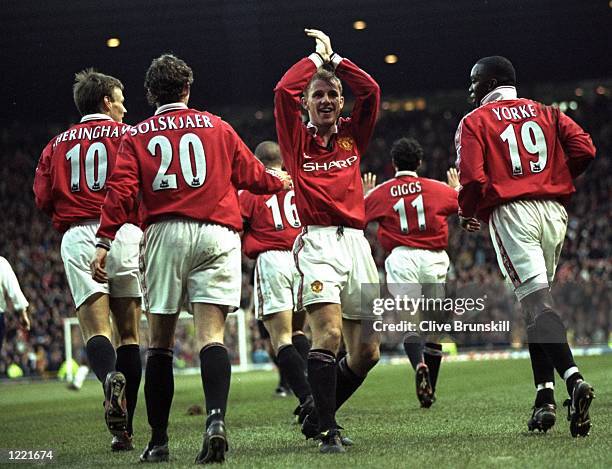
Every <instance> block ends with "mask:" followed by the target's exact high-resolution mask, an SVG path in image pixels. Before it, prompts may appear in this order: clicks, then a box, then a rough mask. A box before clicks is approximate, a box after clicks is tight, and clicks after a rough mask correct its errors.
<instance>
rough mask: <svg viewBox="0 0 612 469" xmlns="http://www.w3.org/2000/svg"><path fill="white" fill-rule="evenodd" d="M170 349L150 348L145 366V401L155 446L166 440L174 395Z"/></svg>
mask: <svg viewBox="0 0 612 469" xmlns="http://www.w3.org/2000/svg"><path fill="white" fill-rule="evenodd" d="M172 355H173V354H172V350H170V349H165V348H150V349H149V350H148V352H147V366H146V368H145V386H144V391H145V401H146V403H147V418H148V420H149V425H150V426H151V443H153V444H154V445H156V446H159V445H163V444H165V443H167V442H168V418H169V416H170V407H171V406H172V398H173V397H174V376H173V374H172Z"/></svg>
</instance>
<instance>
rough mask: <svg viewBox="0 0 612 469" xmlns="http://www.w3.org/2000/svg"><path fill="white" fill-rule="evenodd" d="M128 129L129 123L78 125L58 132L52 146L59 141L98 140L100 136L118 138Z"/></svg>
mask: <svg viewBox="0 0 612 469" xmlns="http://www.w3.org/2000/svg"><path fill="white" fill-rule="evenodd" d="M129 130H130V126H129V125H116V124H114V123H113V124H111V125H108V124H107V125H96V126H95V127H87V126H80V127H78V128H74V127H73V128H72V129H69V130H66V131H65V132H62V133H61V134H59V135H58V136H57V137H56V138H55V141H54V142H53V148H55V147H56V146H57V144H58V143H61V142H69V141H71V140H98V139H101V138H119V137H121V136H123V135H124V134H125V133H126V132H128V131H129Z"/></svg>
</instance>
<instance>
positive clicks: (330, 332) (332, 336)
mask: <svg viewBox="0 0 612 469" xmlns="http://www.w3.org/2000/svg"><path fill="white" fill-rule="evenodd" d="M313 339H315V342H316V343H317V346H316V347H313V348H324V349H326V350H338V348H339V347H340V341H341V340H342V331H341V329H340V328H339V327H328V328H327V329H325V331H324V332H323V333H322V334H321V335H320V336H319V337H317V338H314V337H313Z"/></svg>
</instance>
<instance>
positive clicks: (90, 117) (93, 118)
mask: <svg viewBox="0 0 612 469" xmlns="http://www.w3.org/2000/svg"><path fill="white" fill-rule="evenodd" d="M100 120H105V121H112V120H113V118H112V117H111V116H109V115H108V114H86V115H84V116H83V117H82V118H81V124H82V123H83V122H89V121H100Z"/></svg>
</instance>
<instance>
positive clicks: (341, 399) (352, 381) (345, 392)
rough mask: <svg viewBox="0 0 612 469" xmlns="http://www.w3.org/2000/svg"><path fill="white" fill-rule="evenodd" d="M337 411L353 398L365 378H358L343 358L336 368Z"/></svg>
mask: <svg viewBox="0 0 612 469" xmlns="http://www.w3.org/2000/svg"><path fill="white" fill-rule="evenodd" d="M336 370H337V371H336V410H338V409H339V408H340V406H341V405H342V404H344V403H345V402H346V401H347V400H348V398H349V397H351V396H352V395H353V394H354V393H355V391H357V388H359V386H361V383H363V381H364V380H365V376H363V377H362V376H357V375H356V374H355V373H354V372H353V370H351V369H350V368H349V366H348V362H347V359H346V357H343V358H342V359H341V360H340V361H339V362H338V366H336Z"/></svg>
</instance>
